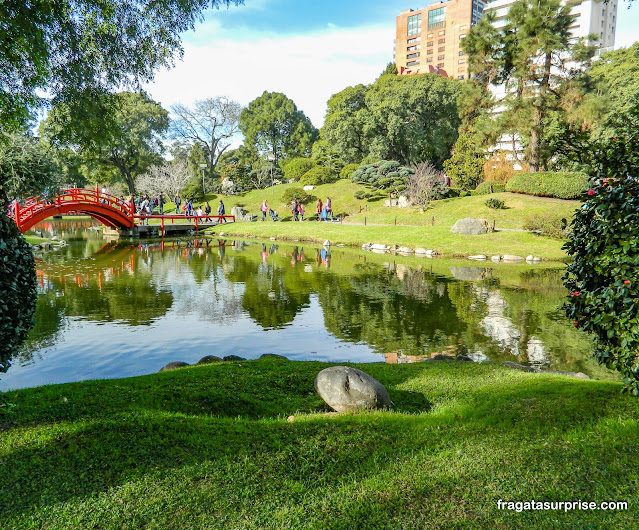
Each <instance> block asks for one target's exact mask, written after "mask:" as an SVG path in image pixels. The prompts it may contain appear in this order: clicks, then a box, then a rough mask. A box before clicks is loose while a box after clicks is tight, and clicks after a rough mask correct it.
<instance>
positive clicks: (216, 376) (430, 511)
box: [0, 352, 639, 529]
mask: <svg viewBox="0 0 639 530" xmlns="http://www.w3.org/2000/svg"><path fill="white" fill-rule="evenodd" d="M212 353H214V352H212ZM177 358H179V355H176V360H177ZM326 366H328V365H326V364H321V363H313V362H306V363H304V362H290V361H279V360H274V359H264V360H259V361H250V362H233V363H223V364H217V365H208V366H203V367H192V368H186V369H180V370H176V371H172V372H165V373H162V374H155V375H150V376H145V377H137V378H131V379H123V380H110V381H88V382H83V383H74V384H67V385H59V386H46V387H40V388H34V389H27V390H20V391H12V392H9V393H6V394H1V395H0V402H1V403H2V404H3V405H4V406H3V407H1V408H0V429H1V430H2V432H1V433H0V460H1V467H0V495H1V498H2V499H3V500H4V502H3V503H0V527H1V528H3V529H4V528H7V529H9V528H55V529H63V528H73V529H76V528H94V527H95V528H162V529H164V528H247V529H248V528H295V529H297V528H344V529H351V528H375V529H378V528H402V529H404V528H408V529H410V528H415V529H417V528H420V529H421V528H478V529H483V528H551V527H552V528H632V527H634V526H635V525H636V521H637V517H638V516H639V510H638V508H637V506H638V505H637V502H636V494H637V481H636V472H635V467H636V461H637V458H638V457H639V436H637V434H638V433H639V425H638V421H637V418H638V414H639V401H638V400H636V399H633V398H629V397H626V396H624V395H622V394H620V392H619V390H620V386H621V385H620V384H617V383H610V382H597V381H582V380H579V379H574V378H568V377H564V376H559V375H537V374H528V373H522V372H519V371H515V370H511V369H507V368H505V367H502V366H499V365H477V364H473V363H462V362H455V363H451V362H439V363H422V364H415V365H384V364H371V365H359V366H358V368H361V369H363V370H365V371H366V372H368V373H370V374H371V375H373V376H374V377H376V378H377V379H379V380H380V381H381V382H382V383H383V384H384V385H385V386H386V387H387V388H388V390H389V393H390V395H391V398H392V399H393V401H394V403H395V410H394V411H392V412H377V413H367V414H356V415H332V414H328V415H327V414H325V413H326V412H327V408H326V406H325V405H324V404H323V403H322V401H321V400H320V398H319V397H318V396H317V394H316V393H315V392H314V389H313V380H314V377H315V375H316V374H317V373H318V372H319V370H321V369H322V368H324V367H326ZM289 415H294V421H292V422H289V421H287V417H288V416H289ZM499 499H502V500H504V501H528V500H531V499H535V500H537V501H573V500H582V501H594V502H597V503H600V502H603V501H611V500H614V501H628V502H629V509H628V510H627V511H600V510H595V511H592V510H587V511H579V510H573V511H570V512H567V513H564V512H563V511H524V512H521V513H516V512H514V511H504V510H498V508H497V501H498V500H499Z"/></svg>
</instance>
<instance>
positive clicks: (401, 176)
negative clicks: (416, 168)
mask: <svg viewBox="0 0 639 530" xmlns="http://www.w3.org/2000/svg"><path fill="white" fill-rule="evenodd" d="M412 174H413V170H412V169H410V168H407V167H405V166H402V165H400V163H399V162H396V161H395V160H380V161H379V162H376V163H374V164H366V165H364V166H360V167H358V168H357V169H356V170H355V171H354V172H353V174H352V175H351V182H356V183H359V184H365V185H367V186H369V187H371V188H373V189H377V190H389V191H391V192H394V193H400V192H402V191H404V190H405V189H406V185H407V183H408V177H409V176H410V175H412Z"/></svg>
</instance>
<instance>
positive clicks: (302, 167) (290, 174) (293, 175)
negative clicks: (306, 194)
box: [283, 157, 316, 181]
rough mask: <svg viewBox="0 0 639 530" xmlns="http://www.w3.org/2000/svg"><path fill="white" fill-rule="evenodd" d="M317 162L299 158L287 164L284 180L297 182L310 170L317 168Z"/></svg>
mask: <svg viewBox="0 0 639 530" xmlns="http://www.w3.org/2000/svg"><path fill="white" fill-rule="evenodd" d="M315 165H316V164H315V162H313V161H312V160H311V159H310V158H305V157H298V158H293V159H291V160H289V161H287V162H286V164H285V165H284V166H283V170H284V178H285V179H286V180H289V181H297V180H299V179H301V178H302V176H303V175H304V174H305V173H306V172H307V171H308V170H309V169H312V168H314V167H315Z"/></svg>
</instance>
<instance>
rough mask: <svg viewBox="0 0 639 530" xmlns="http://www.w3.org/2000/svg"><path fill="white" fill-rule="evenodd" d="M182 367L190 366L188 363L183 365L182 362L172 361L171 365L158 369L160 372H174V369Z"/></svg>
mask: <svg viewBox="0 0 639 530" xmlns="http://www.w3.org/2000/svg"><path fill="white" fill-rule="evenodd" d="M183 366H191V365H190V364H189V363H185V362H184V361H173V362H171V363H168V364H165V365H164V366H163V367H162V368H160V372H166V371H168V370H175V369H176V368H182V367H183Z"/></svg>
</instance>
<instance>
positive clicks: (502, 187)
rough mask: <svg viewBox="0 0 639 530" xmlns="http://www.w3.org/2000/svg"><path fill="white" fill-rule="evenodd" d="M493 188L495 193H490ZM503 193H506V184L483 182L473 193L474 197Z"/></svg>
mask: <svg viewBox="0 0 639 530" xmlns="http://www.w3.org/2000/svg"><path fill="white" fill-rule="evenodd" d="M491 186H492V188H493V191H492V192H491V191H490V187H491ZM502 191H506V184H504V183H503V182H495V181H488V182H482V183H481V184H480V185H479V186H477V188H476V189H475V190H474V191H473V192H472V194H473V195H488V194H489V193H500V192H502Z"/></svg>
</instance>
